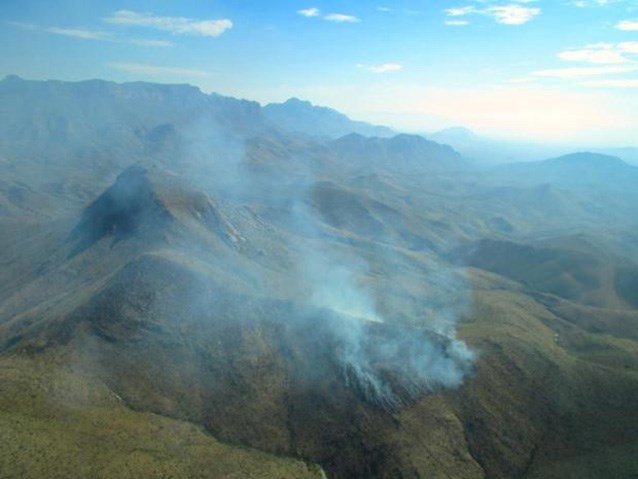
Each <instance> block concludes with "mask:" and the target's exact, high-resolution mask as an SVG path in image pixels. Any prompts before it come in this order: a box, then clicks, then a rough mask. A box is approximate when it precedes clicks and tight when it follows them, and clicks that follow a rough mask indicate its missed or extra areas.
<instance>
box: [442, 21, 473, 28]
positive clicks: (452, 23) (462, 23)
mask: <svg viewBox="0 0 638 479" xmlns="http://www.w3.org/2000/svg"><path fill="white" fill-rule="evenodd" d="M445 24H446V25H448V26H450V27H464V26H466V25H469V24H470V22H468V21H467V20H446V21H445Z"/></svg>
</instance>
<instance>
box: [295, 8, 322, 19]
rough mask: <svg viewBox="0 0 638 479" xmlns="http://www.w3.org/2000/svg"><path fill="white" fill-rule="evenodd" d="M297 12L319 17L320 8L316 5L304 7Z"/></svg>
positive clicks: (306, 15)
mask: <svg viewBox="0 0 638 479" xmlns="http://www.w3.org/2000/svg"><path fill="white" fill-rule="evenodd" d="M297 13H298V14H299V15H302V16H304V17H318V16H319V9H318V8H316V7H310V8H302V9H301V10H297Z"/></svg>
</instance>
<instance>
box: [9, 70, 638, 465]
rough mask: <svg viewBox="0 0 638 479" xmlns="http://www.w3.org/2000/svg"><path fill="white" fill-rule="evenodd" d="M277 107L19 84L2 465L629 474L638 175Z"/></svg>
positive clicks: (637, 453)
mask: <svg viewBox="0 0 638 479" xmlns="http://www.w3.org/2000/svg"><path fill="white" fill-rule="evenodd" d="M289 106H290V105H289ZM302 106H303V105H302ZM305 108H306V109H302V110H303V114H304V115H305V116H304V118H305V120H304V122H306V123H304V128H308V127H307V125H308V123H307V122H308V121H310V119H312V118H313V116H312V115H311V116H310V117H308V112H307V105H306V106H305ZM273 111H275V110H274V109H273V108H272V107H271V108H268V107H266V108H262V107H261V106H260V105H259V104H257V103H253V102H248V101H243V100H235V99H231V98H225V97H221V96H218V95H206V94H203V93H201V92H200V91H199V90H197V89H196V88H193V87H190V86H186V85H156V84H149V83H131V84H115V83H109V82H103V81H98V80H95V81H89V82H81V83H64V82H57V81H48V82H34V81H27V80H22V79H20V78H17V77H9V78H6V79H5V80H3V81H2V82H0V173H1V174H0V264H1V265H2V267H1V268H0V365H1V366H0V423H1V424H2V427H0V438H2V444H3V446H2V448H0V472H1V474H0V475H2V476H3V477H41V476H42V471H45V470H47V471H51V475H52V476H55V477H86V476H87V475H90V476H92V477H114V476H117V477H140V476H147V477H148V476H158V477H159V476H161V475H165V476H167V477H295V478H296V477H323V476H327V477H335V478H339V477H344V478H345V477H427V478H433V477H457V478H475V477H476V478H481V477H487V478H512V477H521V478H537V477H538V478H549V477H556V478H558V477H561V478H563V477H582V478H587V477H591V478H596V477H618V478H623V477H627V478H629V477H635V475H636V474H638V460H636V458H637V457H638V432H637V431H638V414H636V410H635V398H636V397H638V309H636V308H637V307H638V296H637V293H636V292H637V291H638V289H637V288H638V248H637V247H636V244H638V243H637V242H636V240H637V239H638V229H637V228H638V222H637V221H636V220H635V214H634V212H635V201H636V191H637V190H636V188H635V186H636V185H638V168H636V167H634V166H630V165H628V164H626V163H624V162H622V161H621V160H619V159H617V158H614V157H609V156H604V155H596V154H590V153H579V154H573V155H568V156H565V157H560V158H556V159H550V160H547V161H544V162H538V163H524V164H517V165H505V166H498V167H495V168H490V169H488V168H483V169H481V168H478V167H476V166H474V165H472V163H470V162H469V161H467V160H465V159H464V158H463V157H462V156H461V155H460V154H458V153H457V152H456V151H455V150H453V149H452V148H451V147H449V146H445V145H441V144H439V143H436V142H434V141H430V140H428V139H425V138H422V137H419V136H415V135H395V136H392V137H377V136H375V137H366V136H363V135H362V134H361V133H362V132H361V131H360V130H358V129H357V128H362V126H361V125H360V124H357V123H354V124H353V127H352V129H351V131H350V132H347V133H346V132H344V135H343V136H342V137H340V138H336V139H335V138H334V137H331V135H330V134H327V133H325V131H324V132H318V134H317V135H310V134H308V132H307V131H290V130H289V129H287V128H286V125H287V124H288V123H285V122H283V120H281V119H279V121H275V120H274V119H273ZM284 113H286V114H294V110H293V111H292V113H291V112H289V111H288V112H284ZM319 113H321V111H320V112H317V111H314V113H313V115H319ZM324 113H325V112H324ZM328 113H329V116H328V119H329V118H333V117H334V113H336V112H333V111H330V112H328ZM279 114H282V113H281V109H279ZM309 118H310V119H309ZM324 120H325V118H324ZM286 121H290V119H289V118H288V119H287V120H286ZM317 121H319V120H317ZM322 121H323V120H322ZM339 121H340V123H339V125H338V126H339V129H343V128H345V129H346V130H347V128H348V123H347V121H345V120H344V119H343V118H342V117H341V116H340V117H339ZM321 125H322V126H321V128H324V129H325V128H326V127H325V123H322V124H321ZM368 126H369V125H368ZM318 128H319V127H318ZM326 131H327V130H326ZM383 131H384V132H386V133H387V131H386V130H383ZM62 431H63V432H64V433H63V434H62V433H61V432H62ZM60 438H61V439H60Z"/></svg>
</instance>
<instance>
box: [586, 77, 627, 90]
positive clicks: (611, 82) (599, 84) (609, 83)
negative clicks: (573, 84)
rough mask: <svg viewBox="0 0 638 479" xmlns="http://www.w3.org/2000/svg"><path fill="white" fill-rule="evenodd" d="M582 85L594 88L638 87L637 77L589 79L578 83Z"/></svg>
mask: <svg viewBox="0 0 638 479" xmlns="http://www.w3.org/2000/svg"><path fill="white" fill-rule="evenodd" d="M580 85H582V86H589V87H594V88H638V79H620V78H619V79H606V80H591V81H586V82H582V83H580Z"/></svg>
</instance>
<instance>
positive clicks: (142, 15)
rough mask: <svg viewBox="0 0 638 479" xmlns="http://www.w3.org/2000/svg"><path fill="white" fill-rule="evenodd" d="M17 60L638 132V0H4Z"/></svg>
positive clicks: (559, 126) (32, 71)
mask: <svg viewBox="0 0 638 479" xmlns="http://www.w3.org/2000/svg"><path fill="white" fill-rule="evenodd" d="M11 73H15V74H18V75H20V76H23V77H25V78H31V79H49V78H55V79H63V80H81V79H87V78H104V79H109V80H115V81H131V80H147V81H157V82H170V83H173V82H176V83H191V84H194V85H197V86H199V87H200V88H202V90H204V91H207V92H208V91H215V92H218V93H221V94H225V95H232V96H237V97H242V98H248V99H253V100H257V101H260V102H261V103H267V102H271V101H282V100H285V99H286V98H288V97H291V96H297V97H301V98H304V99H308V100H310V101H312V102H313V103H316V104H321V105H328V106H331V107H334V108H337V109H339V110H341V111H344V112H345V113H347V114H349V115H350V116H352V117H354V118H357V119H362V120H368V121H372V122H376V123H383V124H389V125H392V126H395V127H398V128H401V129H405V130H409V131H431V130H436V129H439V128H444V127H448V126H453V125H464V126H466V127H469V128H471V129H473V130H476V131H478V132H479V133H483V134H487V135H491V136H500V137H505V138H526V139H535V140H542V141H546V142H562V143H580V144H583V143H584V142H588V143H590V144H592V145H596V144H605V145H638V0H551V1H550V0H504V1H498V0H461V1H448V0H403V1H401V0H400V1H392V2H388V1H384V0H379V1H378V2H377V1H369V0H366V1H359V2H353V1H349V2H346V1H320V0H317V1H313V0H310V1H297V0H295V1H292V0H281V1H277V0H270V1H266V0H253V1H243V0H224V1H221V0H179V1H177V0H175V1H171V0H125V1H120V0H102V1H99V2H97V1H88V0H57V1H55V2H51V1H44V0H38V1H35V0H2V2H0V75H2V76H4V75H6V74H11Z"/></svg>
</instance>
